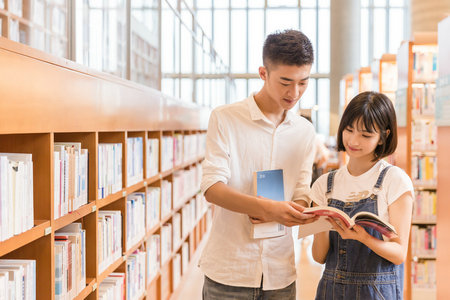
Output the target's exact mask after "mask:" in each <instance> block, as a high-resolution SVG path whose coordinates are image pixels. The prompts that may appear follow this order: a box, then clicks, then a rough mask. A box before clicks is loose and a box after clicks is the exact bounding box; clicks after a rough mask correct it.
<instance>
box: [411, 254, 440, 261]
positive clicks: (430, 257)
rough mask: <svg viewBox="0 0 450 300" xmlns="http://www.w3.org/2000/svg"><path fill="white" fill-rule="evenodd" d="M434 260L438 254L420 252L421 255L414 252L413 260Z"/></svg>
mask: <svg viewBox="0 0 450 300" xmlns="http://www.w3.org/2000/svg"><path fill="white" fill-rule="evenodd" d="M424 259H426V260H434V259H436V254H420V255H414V254H413V260H414V261H418V260H424Z"/></svg>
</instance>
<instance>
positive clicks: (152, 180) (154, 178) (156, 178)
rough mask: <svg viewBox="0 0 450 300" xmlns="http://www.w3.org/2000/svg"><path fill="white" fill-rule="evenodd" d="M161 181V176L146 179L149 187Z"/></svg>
mask: <svg viewBox="0 0 450 300" xmlns="http://www.w3.org/2000/svg"><path fill="white" fill-rule="evenodd" d="M159 179H161V177H160V176H159V174H156V175H154V176H152V177H150V178H147V179H145V180H144V181H145V182H147V185H149V184H152V183H155V182H156V181H158V180H159Z"/></svg>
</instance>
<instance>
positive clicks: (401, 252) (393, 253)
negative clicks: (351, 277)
mask: <svg viewBox="0 0 450 300" xmlns="http://www.w3.org/2000/svg"><path fill="white" fill-rule="evenodd" d="M412 202H413V201H412V195H411V192H406V193H404V194H403V195H401V196H400V197H399V198H398V199H397V200H396V201H395V202H394V203H392V204H391V205H390V206H389V220H390V222H389V223H391V224H392V225H393V226H394V227H395V229H396V231H397V234H398V237H396V238H392V239H386V240H385V241H384V240H379V239H377V238H374V237H373V236H371V235H370V234H368V233H367V232H366V230H365V229H364V228H363V227H361V226H358V225H355V226H353V228H352V229H349V228H343V227H341V226H340V225H339V224H338V223H336V222H335V221H334V220H330V222H331V224H332V225H333V227H334V228H335V229H336V231H337V232H338V233H339V234H340V235H341V237H342V238H343V239H353V240H358V241H360V242H361V243H363V244H364V245H366V246H367V247H369V248H370V249H372V250H373V251H374V252H375V253H376V254H378V255H379V256H381V257H383V258H385V259H387V260H389V261H390V262H392V263H394V264H396V265H399V264H401V263H403V262H404V261H405V260H406V254H407V251H408V240H409V231H410V228H411V216H412ZM344 227H345V226H344Z"/></svg>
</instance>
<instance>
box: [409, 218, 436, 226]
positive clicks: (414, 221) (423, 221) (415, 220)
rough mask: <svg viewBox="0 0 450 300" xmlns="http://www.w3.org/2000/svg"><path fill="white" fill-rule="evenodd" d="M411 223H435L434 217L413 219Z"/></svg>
mask: <svg viewBox="0 0 450 300" xmlns="http://www.w3.org/2000/svg"><path fill="white" fill-rule="evenodd" d="M412 224H413V225H436V218H434V219H413V220H412Z"/></svg>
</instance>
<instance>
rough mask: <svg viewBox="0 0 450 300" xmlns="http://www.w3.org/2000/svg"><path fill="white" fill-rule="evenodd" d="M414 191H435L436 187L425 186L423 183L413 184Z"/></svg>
mask: <svg viewBox="0 0 450 300" xmlns="http://www.w3.org/2000/svg"><path fill="white" fill-rule="evenodd" d="M413 185H414V189H416V190H436V189H437V185H436V184H425V183H416V182H414V183H413Z"/></svg>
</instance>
